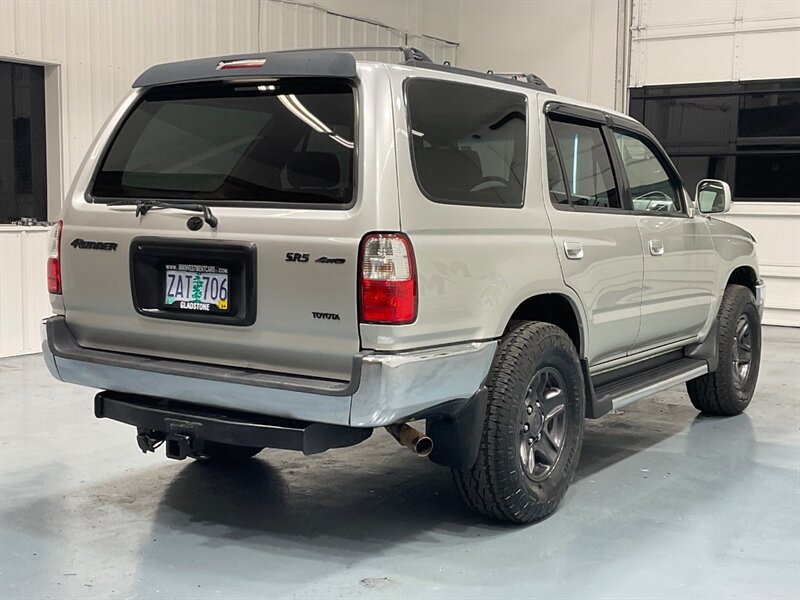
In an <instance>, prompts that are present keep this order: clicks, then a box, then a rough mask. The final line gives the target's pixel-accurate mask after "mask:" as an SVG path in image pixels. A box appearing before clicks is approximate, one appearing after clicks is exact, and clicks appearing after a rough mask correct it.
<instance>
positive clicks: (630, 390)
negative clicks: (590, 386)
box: [594, 358, 708, 416]
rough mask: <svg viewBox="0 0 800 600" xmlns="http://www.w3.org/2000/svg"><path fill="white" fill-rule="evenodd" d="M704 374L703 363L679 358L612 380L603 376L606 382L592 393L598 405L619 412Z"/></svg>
mask: <svg viewBox="0 0 800 600" xmlns="http://www.w3.org/2000/svg"><path fill="white" fill-rule="evenodd" d="M706 373H708V363H707V362H706V361H705V360H698V359H696V358H679V359H677V360H673V361H670V362H667V363H664V364H657V365H655V366H653V367H651V368H649V369H646V370H642V371H638V372H635V373H629V374H626V375H623V376H621V377H619V378H613V379H611V380H608V379H609V378H608V376H604V379H605V381H604V382H603V383H601V384H599V385H596V387H595V388H594V393H595V397H596V398H597V401H598V404H600V405H605V406H609V407H610V408H613V409H618V408H622V407H623V406H627V405H628V404H630V403H632V402H636V401H637V400H642V399H643V398H647V397H649V396H652V395H654V394H657V393H658V392H663V391H664V390H666V389H668V388H671V387H672V386H674V385H678V384H679V383H683V382H685V381H689V380H690V379H694V378H695V377H700V376H701V375H705V374H706ZM604 375H605V374H604ZM612 377H613V374H612ZM598 416H599V415H598Z"/></svg>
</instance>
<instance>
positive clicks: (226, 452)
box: [192, 442, 263, 462]
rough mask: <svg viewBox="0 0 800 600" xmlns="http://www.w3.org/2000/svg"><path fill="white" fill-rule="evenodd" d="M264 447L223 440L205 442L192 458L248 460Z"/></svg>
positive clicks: (225, 460)
mask: <svg viewBox="0 0 800 600" xmlns="http://www.w3.org/2000/svg"><path fill="white" fill-rule="evenodd" d="M262 450H263V448H258V447H255V446H237V445H235V444H223V443H221V442H205V443H204V444H203V450H202V452H200V453H197V454H194V455H192V458H196V459H198V460H205V461H214V462H227V461H237V460H247V459H248V458H252V457H254V456H255V455H256V454H258V453H259V452H261V451H262Z"/></svg>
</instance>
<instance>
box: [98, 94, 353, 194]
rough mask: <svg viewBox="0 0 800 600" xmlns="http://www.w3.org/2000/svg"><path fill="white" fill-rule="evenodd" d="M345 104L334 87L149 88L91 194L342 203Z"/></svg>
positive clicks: (347, 187) (348, 161) (347, 136)
mask: <svg viewBox="0 0 800 600" xmlns="http://www.w3.org/2000/svg"><path fill="white" fill-rule="evenodd" d="M354 102H355V101H354V92H353V89H352V87H351V86H349V85H348V84H347V83H343V82H342V83H327V84H326V83H300V82H296V83H283V82H280V81H278V82H272V83H264V84H228V85H219V84H217V85H202V86H201V85H198V86H193V87H180V88H171V89H169V88H164V89H161V90H153V91H150V92H148V93H147V94H146V95H145V96H144V98H143V99H142V100H141V101H140V102H139V103H138V104H137V105H136V107H135V108H134V109H133V111H132V112H131V113H130V114H129V116H128V117H127V119H126V120H125V122H124V124H123V125H122V127H121V129H120V130H119V132H118V134H117V136H116V138H115V139H114V141H113V143H112V144H111V147H110V149H109V151H108V153H107V154H106V157H105V160H104V161H103V164H102V167H101V168H100V170H99V172H98V173H97V176H96V178H95V182H94V187H93V189H92V192H91V193H92V195H93V196H94V197H95V198H96V200H97V201H102V200H103V199H115V198H164V199H170V200H193V201H195V200H202V201H216V202H220V203H222V202H226V201H263V202H278V203H302V204H331V205H341V204H349V203H350V201H351V200H352V196H353V147H354V142H353V140H354V128H355V116H354V115H355V106H354Z"/></svg>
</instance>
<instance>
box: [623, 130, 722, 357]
mask: <svg viewBox="0 0 800 600" xmlns="http://www.w3.org/2000/svg"><path fill="white" fill-rule="evenodd" d="M612 132H613V136H614V141H615V144H614V146H615V150H616V152H617V156H618V159H619V162H620V163H621V165H622V169H621V170H622V174H621V175H622V177H623V178H624V179H625V181H626V184H627V185H626V190H627V193H628V194H629V196H630V200H629V201H630V202H631V205H632V207H633V211H634V214H635V216H636V222H637V225H638V227H639V231H640V233H641V237H642V250H643V254H644V286H643V293H642V326H641V328H640V331H639V335H638V338H637V340H636V345H635V346H634V348H633V350H634V351H639V350H646V349H648V348H652V347H657V346H662V345H665V344H669V343H672V342H679V341H682V340H688V339H691V338H694V337H696V336H697V333H698V332H699V331H700V330H701V329H702V328H703V325H704V324H705V323H706V321H707V320H708V317H709V315H710V313H711V311H712V306H713V304H714V289H715V288H714V284H715V277H716V269H715V266H716V256H715V253H714V248H713V246H712V243H711V236H710V235H709V231H708V226H707V225H706V222H705V219H704V218H703V217H701V216H696V217H689V215H688V212H687V207H686V196H685V194H684V192H683V185H682V184H681V181H680V179H679V178H678V176H677V173H676V172H675V170H674V169H673V168H672V166H671V164H670V163H669V160H668V159H667V158H666V156H665V155H664V153H663V152H662V151H661V149H660V148H659V147H658V145H657V144H656V143H655V141H654V140H652V139H651V138H650V137H649V135H648V134H647V132H646V131H643V130H638V128H637V129H636V130H634V129H631V128H623V127H622V126H616V127H614V128H613V129H612Z"/></svg>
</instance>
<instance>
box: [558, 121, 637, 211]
mask: <svg viewBox="0 0 800 600" xmlns="http://www.w3.org/2000/svg"><path fill="white" fill-rule="evenodd" d="M550 127H551V128H552V131H553V137H554V138H555V142H556V144H557V145H558V150H559V153H560V155H561V160H562V161H563V164H564V171H565V172H566V177H567V191H568V193H569V198H570V201H571V203H572V205H573V206H579V207H589V208H621V204H620V196H619V192H618V190H617V185H616V182H615V180H614V172H613V171H612V169H611V159H610V157H609V155H608V149H607V148H606V145H605V142H604V141H603V134H602V132H601V131H600V127H599V126H595V125H590V124H583V123H573V122H568V121H557V120H551V121H550ZM548 162H550V160H549V155H548ZM548 172H549V170H548Z"/></svg>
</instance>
